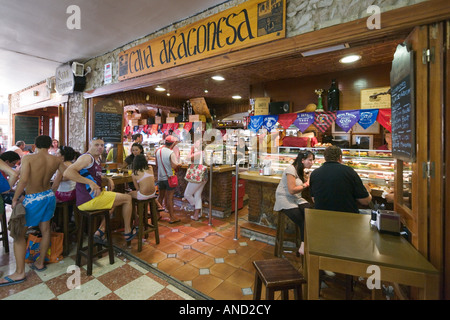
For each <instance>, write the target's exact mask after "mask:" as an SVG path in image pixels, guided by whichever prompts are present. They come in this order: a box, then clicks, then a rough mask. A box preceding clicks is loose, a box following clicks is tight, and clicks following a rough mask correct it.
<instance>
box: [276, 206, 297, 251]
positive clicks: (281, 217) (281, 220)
mask: <svg viewBox="0 0 450 320" xmlns="http://www.w3.org/2000/svg"><path fill="white" fill-rule="evenodd" d="M285 230H286V214H285V213H284V212H283V211H279V212H278V225H277V235H276V238H275V250H274V256H275V257H277V258H281V257H282V256H283V251H284V249H290V250H292V249H293V248H292V247H285V246H284V234H285ZM301 244H302V240H301V238H300V228H299V226H298V225H295V245H296V248H295V251H296V252H295V254H296V255H297V257H298V256H300V253H299V252H298V249H299V248H300V245H301Z"/></svg>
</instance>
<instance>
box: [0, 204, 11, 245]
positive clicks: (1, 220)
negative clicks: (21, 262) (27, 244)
mask: <svg viewBox="0 0 450 320" xmlns="http://www.w3.org/2000/svg"><path fill="white" fill-rule="evenodd" d="M1 202H2V203H1V204H0V205H2V206H3V209H0V224H1V228H2V231H1V232H0V240H2V242H3V247H5V253H9V240H8V224H7V223H6V210H5V204H4V203H3V200H2V201H1Z"/></svg>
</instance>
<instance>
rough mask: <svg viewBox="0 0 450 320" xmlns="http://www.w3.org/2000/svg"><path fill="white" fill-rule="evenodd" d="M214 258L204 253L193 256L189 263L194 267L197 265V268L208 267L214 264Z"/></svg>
mask: <svg viewBox="0 0 450 320" xmlns="http://www.w3.org/2000/svg"><path fill="white" fill-rule="evenodd" d="M214 263H215V262H214V258H213V257H210V256H207V255H204V254H200V255H199V256H198V257H197V258H195V259H194V260H192V261H191V265H193V266H194V267H197V268H199V269H201V268H209V267H211V266H212V265H213V264H214Z"/></svg>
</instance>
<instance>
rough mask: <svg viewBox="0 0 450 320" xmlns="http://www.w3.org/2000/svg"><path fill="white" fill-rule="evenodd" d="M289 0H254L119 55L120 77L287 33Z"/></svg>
mask: <svg viewBox="0 0 450 320" xmlns="http://www.w3.org/2000/svg"><path fill="white" fill-rule="evenodd" d="M285 25H286V0H267V1H261V0H251V1H248V2H245V3H243V4H241V5H239V6H236V7H233V8H230V9H228V10H226V11H223V12H221V13H218V14H215V15H213V16H211V17H208V18H205V19H203V20H200V21H198V22H195V23H192V24H190V25H188V26H185V27H183V28H180V29H177V30H175V31H173V32H171V33H168V34H165V35H163V36H160V37H158V38H155V39H152V40H149V41H147V42H145V43H142V44H140V45H138V46H135V47H133V48H131V49H128V50H126V51H123V52H121V53H120V54H119V80H120V81H122V80H126V79H130V78H134V77H138V76H142V75H145V74H149V73H152V72H155V71H159V70H163V69H167V68H170V67H174V66H179V65H182V64H185V63H189V62H194V61H198V60H201V59H205V58H209V57H212V56H217V55H220V54H224V53H228V52H232V51H236V50H240V49H243V48H247V47H251V46H254V45H257V44H262V43H266V42H270V41H273V40H277V39H281V38H284V37H285V36H286V27H285Z"/></svg>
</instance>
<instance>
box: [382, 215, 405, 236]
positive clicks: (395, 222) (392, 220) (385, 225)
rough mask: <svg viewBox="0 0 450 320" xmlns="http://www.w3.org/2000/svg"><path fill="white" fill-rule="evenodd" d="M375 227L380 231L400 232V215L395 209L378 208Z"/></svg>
mask: <svg viewBox="0 0 450 320" xmlns="http://www.w3.org/2000/svg"><path fill="white" fill-rule="evenodd" d="M376 227H377V229H378V231H380V232H386V233H393V234H400V231H401V221H400V215H399V214H398V213H397V212H395V211H390V210H378V212H377V213H376Z"/></svg>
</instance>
